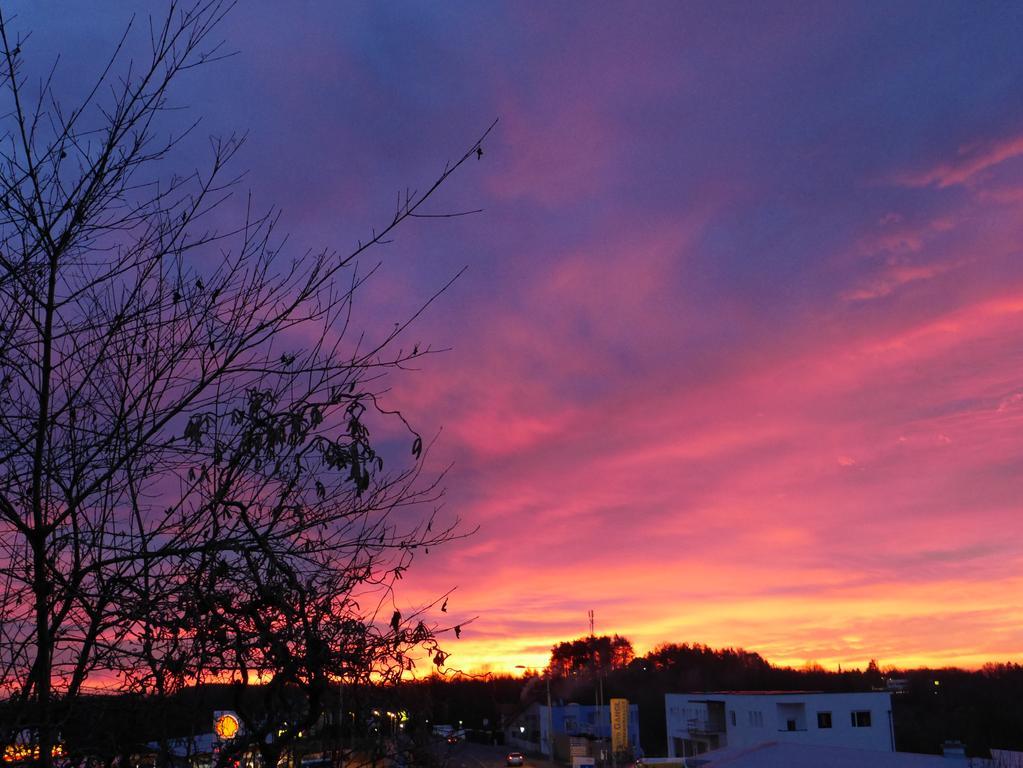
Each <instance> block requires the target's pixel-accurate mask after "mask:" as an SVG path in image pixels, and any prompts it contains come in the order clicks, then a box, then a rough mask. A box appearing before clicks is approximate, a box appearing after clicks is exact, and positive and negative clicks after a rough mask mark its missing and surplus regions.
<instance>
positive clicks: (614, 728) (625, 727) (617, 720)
mask: <svg viewBox="0 0 1023 768" xmlns="http://www.w3.org/2000/svg"><path fill="white" fill-rule="evenodd" d="M628 748H629V700H628V699H611V751H612V752H625V751H626V750H627V749H628Z"/></svg>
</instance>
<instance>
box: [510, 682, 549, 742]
mask: <svg viewBox="0 0 1023 768" xmlns="http://www.w3.org/2000/svg"><path fill="white" fill-rule="evenodd" d="M515 669H529V667H524V666H523V665H521V664H516V665H515ZM543 679H544V682H546V683H547V756H548V757H549V758H550V759H551V760H553V759H554V713H553V710H552V709H551V675H550V673H549V672H544V673H543Z"/></svg>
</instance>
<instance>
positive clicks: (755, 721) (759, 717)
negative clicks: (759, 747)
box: [749, 710, 764, 728]
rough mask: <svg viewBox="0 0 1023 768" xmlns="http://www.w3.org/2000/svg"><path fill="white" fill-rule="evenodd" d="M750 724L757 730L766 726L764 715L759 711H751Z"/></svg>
mask: <svg viewBox="0 0 1023 768" xmlns="http://www.w3.org/2000/svg"><path fill="white" fill-rule="evenodd" d="M749 724H750V725H752V726H754V727H755V728H760V727H762V726H763V725H764V713H763V712H761V711H759V710H757V711H750V712H749Z"/></svg>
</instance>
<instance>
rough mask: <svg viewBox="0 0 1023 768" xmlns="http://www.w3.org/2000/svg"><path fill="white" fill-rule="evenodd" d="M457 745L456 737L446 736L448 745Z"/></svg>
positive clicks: (453, 735) (452, 735)
mask: <svg viewBox="0 0 1023 768" xmlns="http://www.w3.org/2000/svg"><path fill="white" fill-rule="evenodd" d="M457 743H458V736H456V735H455V734H453V733H452V734H451V735H450V736H448V744H457Z"/></svg>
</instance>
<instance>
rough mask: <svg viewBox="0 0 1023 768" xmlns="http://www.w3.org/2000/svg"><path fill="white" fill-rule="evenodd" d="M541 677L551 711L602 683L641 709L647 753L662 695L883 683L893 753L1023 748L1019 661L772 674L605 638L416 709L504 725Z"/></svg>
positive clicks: (541, 692)
mask: <svg viewBox="0 0 1023 768" xmlns="http://www.w3.org/2000/svg"><path fill="white" fill-rule="evenodd" d="M612 649H614V650H613V651H612ZM545 675H549V676H550V681H551V695H552V698H553V699H554V702H555V704H557V703H558V702H565V703H567V702H578V703H580V704H590V703H593V701H594V700H595V698H596V697H597V695H598V692H597V686H598V684H601V683H602V685H603V694H604V701H605V702H606V701H608V700H609V699H610V698H612V697H622V698H626V699H628V700H629V701H630V702H631V703H634V704H638V705H639V712H640V718H639V719H640V741H641V744H642V746H643V749H644V751H645V752H646V754H647V755H663V754H664V753H665V751H666V738H667V734H666V726H665V718H664V694H666V693H679V692H685V691H726V690H727V691H735V690H748V691H766V690H803V691H828V692H855V691H870V690H877V689H884V688H885V686H886V684H887V683H888V682H889V681H890V680H905V689H904V690H903V691H902V692H899V693H893V695H892V709H893V717H894V719H895V737H896V748H897V749H898V750H900V751H905V752H922V753H932V754H937V753H940V752H941V745H942V743H943V742H944V741H945V740H948V739H957V740H960V741H962V742H963V743H964V744H966V746H967V750H968V752H969V754H971V755H973V756H981V757H985V756H987V755H988V750H989V749H991V748H1005V749H1023V727H1021V724H1023V665H1020V664H1016V663H1007V664H989V665H986V666H984V667H983V668H981V669H979V670H962V669H954V668H946V669H926V668H925V669H911V670H909V669H897V668H894V667H885V668H884V669H882V668H881V666H880V665H879V664H878V663H877V662H876V661H871V662H870V663H869V664H868V665H867V666H866V667H865V668H863V669H858V668H845V669H841V670H839V671H829V670H827V669H825V668H824V667H822V666H820V665H819V664H812V663H811V664H807V665H805V666H804V667H802V668H792V667H783V666H775V665H773V664H771V663H770V662H769V661H767V660H766V659H765V658H764V657H763V656H761V655H760V654H758V653H755V652H752V651H747V650H744V649H742V648H711V647H709V646H707V645H701V644H699V643H692V644H690V643H663V644H661V645H659V646H657V647H656V648H654V649H653V650H652V651H650V652H649V653H647V654H645V655H642V656H636V655H635V653H634V652H633V648H632V644H631V642H630V641H629V640H628V639H627V638H624V637H621V636H618V635H612V636H601V637H585V638H580V639H576V640H571V641H565V642H562V643H558V644H556V645H555V646H554V647H553V648H552V649H551V657H550V662H549V665H548V667H547V668H546V669H545V670H537V671H535V672H530V673H527V675H526V678H525V680H524V681H520V680H517V679H515V678H511V677H502V676H485V677H483V678H467V677H460V678H455V679H450V680H444V679H443V678H439V677H438V678H434V679H431V680H430V681H427V682H423V683H420V684H419V685H420V686H421V688H422V690H423V691H426V690H428V691H429V696H421V697H420V703H421V704H422V705H424V706H427V707H428V710H427V711H428V712H430V713H433V715H434V716H435V717H436V718H437V722H457V721H458V720H459V719H462V720H464V721H465V724H466V726H467V727H471V728H479V727H482V721H483V720H484V719H486V720H487V721H488V722H490V723H493V722H495V720H498V719H501V720H502V721H503V722H508V721H510V719H511V718H513V717H514V716H515V715H516V714H517V713H519V712H521V711H522V710H523V709H525V708H526V707H528V706H529V705H530V704H532V703H546V686H545V685H544V684H543V678H544V676H545ZM936 681H937V684H935V682H936Z"/></svg>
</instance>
